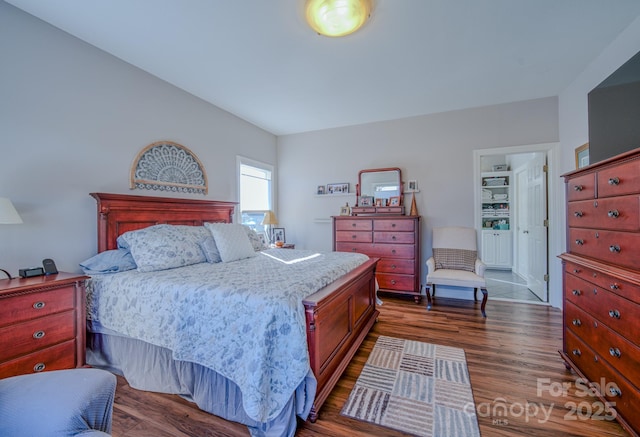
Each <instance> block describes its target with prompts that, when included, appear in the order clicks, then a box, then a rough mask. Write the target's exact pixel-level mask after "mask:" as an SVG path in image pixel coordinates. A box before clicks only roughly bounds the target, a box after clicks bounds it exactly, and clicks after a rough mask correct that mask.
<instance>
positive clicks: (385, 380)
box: [341, 336, 480, 437]
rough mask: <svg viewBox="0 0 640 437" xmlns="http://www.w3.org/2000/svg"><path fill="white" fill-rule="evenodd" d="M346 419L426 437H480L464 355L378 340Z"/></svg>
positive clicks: (436, 347) (415, 343)
mask: <svg viewBox="0 0 640 437" xmlns="http://www.w3.org/2000/svg"><path fill="white" fill-rule="evenodd" d="M341 414H342V415H344V416H348V417H352V418H354V419H359V420H362V421H365V422H370V423H374V424H377V425H381V426H385V427H388V428H392V429H395V430H399V431H402V432H406V433H409V434H414V435H417V436H425V437H443V436H447V437H455V436H460V437H474V436H478V437H479V436H480V430H479V428H478V419H477V417H476V409H475V404H474V401H473V393H472V392H471V383H470V381H469V372H468V371H467V361H466V359H465V354H464V350H463V349H459V348H455V347H449V346H441V345H435V344H429V343H423V342H419V341H411V340H404V339H400V338H394V337H384V336H381V337H379V338H378V340H377V342H376V344H375V346H374V347H373V350H372V351H371V354H370V355H369V358H368V359H367V362H366V364H365V365H364V368H363V369H362V373H360V376H359V377H358V380H357V381H356V384H355V386H354V387H353V390H352V391H351V394H350V395H349V399H348V400H347V403H346V404H345V405H344V407H343V408H342V412H341Z"/></svg>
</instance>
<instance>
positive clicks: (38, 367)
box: [33, 363, 47, 372]
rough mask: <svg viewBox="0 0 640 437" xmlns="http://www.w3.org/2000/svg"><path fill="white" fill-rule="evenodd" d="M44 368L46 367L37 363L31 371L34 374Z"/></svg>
mask: <svg viewBox="0 0 640 437" xmlns="http://www.w3.org/2000/svg"><path fill="white" fill-rule="evenodd" d="M45 367H47V366H45V365H44V363H38V364H36V365H35V366H33V371H34V372H42V371H43V370H44V369H45Z"/></svg>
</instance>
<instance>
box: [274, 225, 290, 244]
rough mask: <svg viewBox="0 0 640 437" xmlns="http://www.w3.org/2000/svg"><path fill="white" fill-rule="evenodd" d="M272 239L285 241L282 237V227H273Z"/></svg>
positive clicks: (275, 241)
mask: <svg viewBox="0 0 640 437" xmlns="http://www.w3.org/2000/svg"><path fill="white" fill-rule="evenodd" d="M273 241H274V243H277V242H278V241H282V242H283V243H286V242H287V240H286V239H285V238H284V228H273Z"/></svg>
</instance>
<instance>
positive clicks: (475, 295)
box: [473, 288, 478, 302]
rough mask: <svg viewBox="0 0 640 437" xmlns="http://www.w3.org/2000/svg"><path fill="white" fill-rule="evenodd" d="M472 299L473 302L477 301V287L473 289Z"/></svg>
mask: <svg viewBox="0 0 640 437" xmlns="http://www.w3.org/2000/svg"><path fill="white" fill-rule="evenodd" d="M473 301H474V302H477V301H478V289H477V288H474V289H473Z"/></svg>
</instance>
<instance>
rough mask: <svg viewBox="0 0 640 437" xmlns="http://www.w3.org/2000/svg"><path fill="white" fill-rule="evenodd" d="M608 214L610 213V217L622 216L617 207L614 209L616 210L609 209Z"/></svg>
mask: <svg viewBox="0 0 640 437" xmlns="http://www.w3.org/2000/svg"><path fill="white" fill-rule="evenodd" d="M607 215H608V216H609V217H611V218H618V217H620V213H619V212H618V210H617V209H614V210H612V211H609V212H608V213H607Z"/></svg>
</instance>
